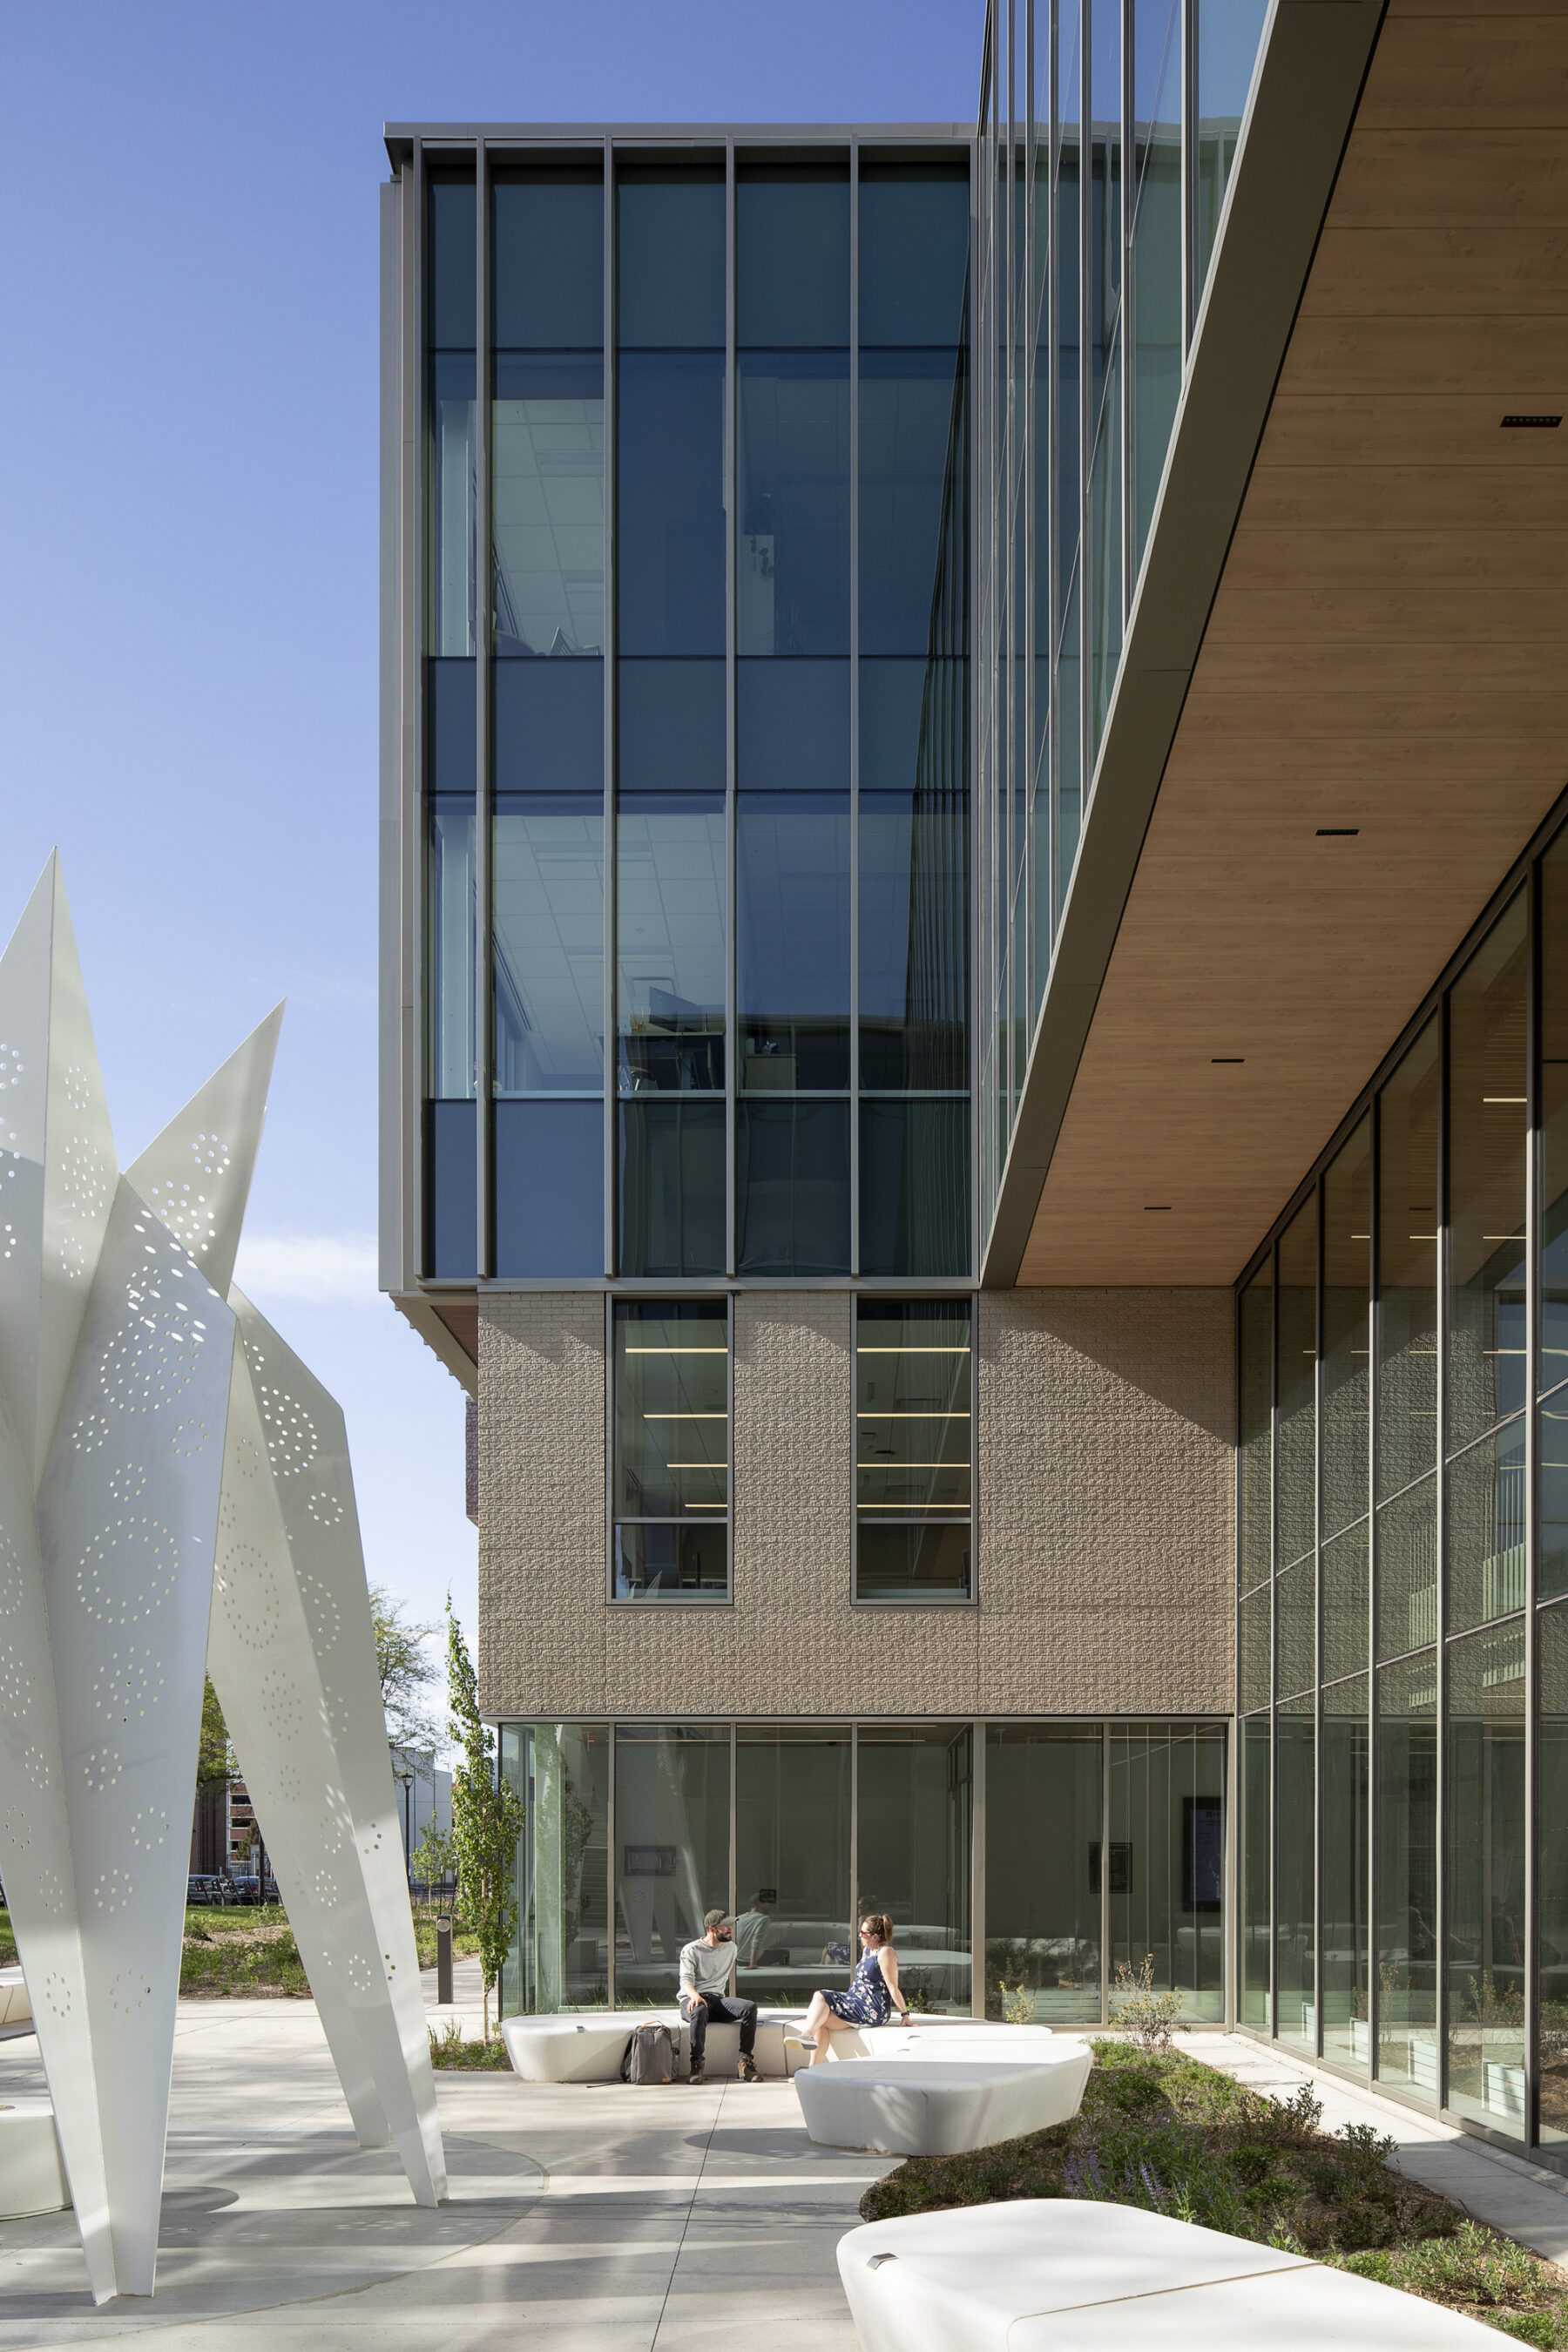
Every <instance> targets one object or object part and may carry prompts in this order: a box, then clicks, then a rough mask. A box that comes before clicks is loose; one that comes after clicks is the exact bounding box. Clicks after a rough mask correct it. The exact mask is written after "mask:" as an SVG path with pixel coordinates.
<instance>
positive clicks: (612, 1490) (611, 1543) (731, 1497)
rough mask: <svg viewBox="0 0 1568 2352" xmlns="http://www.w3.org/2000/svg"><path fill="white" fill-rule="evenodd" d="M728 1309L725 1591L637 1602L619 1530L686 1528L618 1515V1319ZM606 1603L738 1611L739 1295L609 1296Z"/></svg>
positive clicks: (662, 1293)
mask: <svg viewBox="0 0 1568 2352" xmlns="http://www.w3.org/2000/svg"><path fill="white" fill-rule="evenodd" d="M720 1304H722V1306H723V1309H724V1352H725V1365H724V1404H725V1416H726V1418H725V1433H724V1455H725V1480H724V1486H725V1497H726V1499H725V1505H724V1590H723V1591H722V1592H714V1593H713V1594H711V1595H710V1596H709V1597H706V1598H704V1597H701V1596H700V1595H698V1594H695V1593H691V1594H679V1595H676V1594H671V1595H668V1596H665V1595H662V1594H658V1593H645V1594H643V1595H642V1596H641V1597H640V1598H638V1599H633V1598H632V1597H631V1595H629V1594H623V1593H617V1591H616V1528H618V1527H682V1526H685V1525H686V1524H687V1522H686V1521H685V1520H682V1519H648V1518H640V1519H638V1518H628V1519H623V1518H621V1517H618V1516H617V1514H616V1310H617V1309H618V1308H619V1307H696V1306H705V1307H716V1306H718V1305H720ZM605 1602H606V1604H607V1605H608V1606H609V1607H610V1608H612V1609H650V1608H656V1609H700V1610H710V1609H732V1608H733V1607H734V1605H735V1294H734V1292H733V1291H732V1290H713V1289H710V1290H705V1291H689V1292H688V1293H687V1294H686V1295H685V1296H684V1297H681V1296H679V1295H678V1294H671V1293H670V1292H668V1291H658V1290H650V1291H648V1292H647V1293H644V1292H643V1291H641V1290H637V1291H636V1292H627V1291H616V1290H606V1291H605Z"/></svg>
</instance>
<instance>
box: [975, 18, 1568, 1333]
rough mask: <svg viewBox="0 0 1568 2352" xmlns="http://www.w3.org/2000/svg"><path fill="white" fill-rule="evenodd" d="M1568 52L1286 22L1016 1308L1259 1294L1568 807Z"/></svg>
mask: <svg viewBox="0 0 1568 2352" xmlns="http://www.w3.org/2000/svg"><path fill="white" fill-rule="evenodd" d="M1565 125H1568V16H1524V15H1521V16H1510V15H1509V14H1507V13H1505V12H1504V11H1503V10H1502V9H1500V8H1489V9H1482V8H1479V7H1472V8H1470V9H1469V10H1468V12H1464V11H1462V10H1454V9H1443V10H1439V9H1438V8H1437V6H1436V5H1435V0H1390V5H1389V6H1388V7H1387V9H1386V12H1384V11H1383V10H1381V9H1380V8H1379V7H1378V6H1377V5H1373V0H1279V6H1278V9H1277V11H1276V15H1275V18H1274V21H1273V25H1272V28H1271V31H1270V35H1269V38H1268V45H1267V47H1266V50H1265V53H1264V56H1263V59H1262V62H1261V65H1260V67H1259V70H1258V79H1257V82H1256V85H1255V88H1254V91H1253V95H1252V100H1251V104H1250V107H1249V110H1248V114H1247V121H1246V125H1245V129H1244V134H1243V139H1242V143H1241V146H1240V149H1239V152H1238V155H1237V166H1236V170H1235V174H1234V177H1233V179H1232V182H1231V187H1230V193H1229V196H1228V200H1227V205H1226V216H1225V220H1224V223H1223V226H1222V234H1221V238H1220V242H1219V246H1218V248H1217V250H1216V253H1215V259H1214V262H1213V265H1212V268H1211V271H1210V275H1209V279H1208V284H1207V290H1206V293H1205V301H1204V305H1203V310H1202V312H1201V314H1200V318H1199V321H1198V327H1197V332H1196V335H1195V338H1194V350H1193V353H1192V358H1191V361H1190V363H1189V372H1188V378H1187V383H1186V388H1185V392H1184V398H1183V402H1182V406H1181V409H1180V412H1179V415H1178V418H1177V422H1176V426H1175V430H1174V433H1173V439H1172V446H1171V450H1170V455H1169V458H1168V461H1167V465H1166V469H1165V476H1164V481H1163V488H1162V491H1161V498H1160V504H1159V509H1158V511H1157V514H1156V517H1155V520H1154V524H1153V528H1152V532H1151V537H1150V543H1149V551H1148V555H1147V559H1146V562H1145V564H1144V568H1143V572H1142V580H1141V583H1140V585H1139V589H1138V593H1137V598H1136V602H1135V604H1134V606H1133V609H1132V613H1131V618H1130V621H1129V625H1128V631H1127V640H1126V647H1125V651H1124V654H1123V657H1122V661H1121V670H1120V674H1119V677H1118V681H1117V687H1116V692H1115V697H1114V700H1113V703H1112V706H1111V709H1110V717H1109V719H1108V722H1107V726H1106V731H1105V736H1104V740H1103V744H1102V747H1101V751H1100V759H1099V762H1098V767H1097V771H1096V776H1095V782H1094V789H1093V794H1092V798H1091V800H1090V803H1089V811H1088V814H1087V816H1086V819H1085V824H1084V830H1083V839H1082V845H1081V847H1080V850H1079V858H1078V864H1077V868H1076V871H1075V874H1074V877H1073V880H1072V885H1071V889H1070V892H1069V895H1068V900H1067V904H1066V907H1065V909H1064V914H1063V919H1062V924H1061V929H1060V933H1059V938H1058V949H1057V953H1056V956H1055V960H1054V962H1053V965H1052V969H1051V972H1050V976H1049V980H1048V982H1047V989H1046V993H1045V1000H1044V1003H1043V1006H1042V1009H1041V1013H1040V1018H1039V1021H1038V1024H1037V1031H1036V1035H1035V1039H1034V1044H1033V1047H1032V1051H1031V1055H1030V1061H1029V1068H1028V1075H1027V1080H1026V1087H1025V1089H1024V1093H1023V1096H1022V1098H1021V1102H1020V1107H1019V1110H1018V1116H1017V1121H1016V1129H1015V1131H1014V1135H1013V1140H1012V1145H1011V1150H1010V1152H1009V1156H1008V1159H1007V1163H1006V1167H1005V1172H1004V1176H1003V1181H1002V1185H1001V1188H1000V1193H999V1198H998V1202H997V1207H996V1213H995V1217H994V1223H993V1227H992V1232H991V1235H990V1240H989V1244H988V1247H987V1251H986V1255H985V1261H984V1281H985V1283H986V1285H987V1286H989V1287H999V1286H1008V1285H1011V1284H1014V1283H1025V1284H1042V1285H1080V1284H1093V1285H1102V1284H1103V1285H1142V1284H1149V1285H1156V1286H1159V1285H1171V1286H1182V1285H1207V1284H1226V1283H1229V1282H1231V1281H1232V1280H1234V1279H1235V1277H1236V1276H1237V1274H1238V1273H1239V1272H1240V1271H1241V1270H1242V1268H1243V1266H1244V1265H1245V1263H1246V1261H1247V1257H1248V1256H1249V1255H1250V1254H1251V1252H1252V1250H1253V1248H1254V1246H1255V1245H1256V1244H1257V1242H1258V1238H1259V1236H1260V1235H1261V1234H1263V1233H1264V1232H1265V1231H1266V1230H1267V1228H1268V1225H1269V1223H1271V1222H1272V1220H1273V1219H1274V1217H1275V1216H1276V1215H1277V1213H1279V1210H1280V1209H1281V1208H1282V1207H1283V1205H1284V1204H1285V1202H1286V1201H1287V1199H1288V1198H1289V1194H1290V1192H1291V1191H1292V1189H1293V1188H1294V1187H1295V1185H1296V1184H1297V1182H1298V1181H1299V1179H1300V1175H1301V1172H1302V1171H1303V1170H1304V1169H1306V1168H1307V1167H1308V1166H1309V1165H1310V1163H1311V1161H1312V1160H1313V1159H1314V1157H1315V1156H1316V1155H1317V1153H1318V1152H1319V1151H1320V1150H1321V1148H1322V1147H1323V1145H1324V1144H1325V1143H1326V1142H1327V1141H1328V1140H1329V1139H1330V1138H1331V1135H1332V1133H1333V1131H1334V1129H1335V1127H1336V1126H1337V1125H1338V1123H1339V1122H1340V1120H1341V1119H1342V1117H1343V1115H1344V1113H1345V1111H1346V1110H1347V1109H1348V1108H1349V1107H1350V1104H1351V1102H1352V1099H1353V1097H1354V1096H1355V1095H1356V1093H1357V1091H1358V1089H1359V1088H1360V1087H1362V1086H1363V1085H1364V1083H1365V1081H1366V1080H1367V1078H1369V1077H1370V1076H1372V1074H1373V1071H1374V1070H1375V1068H1376V1066H1377V1065H1378V1063H1379V1062H1380V1061H1381V1060H1382V1058H1383V1057H1384V1055H1386V1053H1387V1052H1388V1051H1389V1049H1390V1047H1391V1046H1392V1045H1394V1042H1395V1040H1396V1039H1397V1037H1398V1036H1399V1034H1400V1033H1401V1031H1402V1030H1403V1029H1404V1027H1405V1025H1406V1024H1407V1022H1408V1021H1409V1019H1410V1017H1411V1015H1412V1014H1413V1013H1415V1010H1416V1008H1417V1007H1418V1005H1419V1004H1420V1003H1421V1001H1422V999H1423V997H1424V996H1425V995H1426V992H1427V991H1428V990H1429V989H1430V988H1431V986H1432V984H1433V982H1435V981H1436V978H1437V976H1438V973H1439V971H1441V969H1442V967H1443V965H1444V964H1445V962H1446V961H1447V959H1448V957H1449V956H1450V955H1451V953H1452V952H1453V950H1454V949H1455V947H1456V946H1457V945H1458V942H1459V940H1461V939H1462V938H1463V936H1464V934H1465V933H1466V931H1467V930H1468V929H1469V927H1470V926H1471V925H1472V923H1473V922H1474V921H1475V920H1476V919H1477V918H1478V917H1479V914H1480V913H1481V911H1482V909H1483V908H1485V907H1486V905H1487V903H1488V901H1489V898H1491V897H1492V895H1493V894H1494V893H1495V891H1496V890H1497V888H1498V887H1499V886H1500V883H1501V882H1502V881H1503V879H1504V878H1505V877H1506V876H1507V875H1508V873H1509V871H1510V867H1511V866H1513V865H1514V863H1515V862H1516V861H1517V859H1518V857H1519V856H1520V855H1521V852H1522V851H1523V849H1524V848H1525V846H1526V845H1527V843H1528V842H1529V840H1530V838H1531V835H1532V833H1533V832H1534V831H1535V830H1536V828H1537V827H1538V826H1539V824H1540V823H1541V821H1542V818H1543V817H1544V816H1545V814H1547V812H1548V811H1549V810H1550V808H1551V807H1552V804H1553V803H1554V802H1555V801H1556V800H1557V799H1558V797H1559V795H1560V794H1561V793H1562V791H1563V785H1564V783H1565V782H1568V688H1565V686H1564V681H1563V655H1562V646H1563V638H1564V634H1565V627H1568V536H1565V534H1564V529H1563V526H1564V522H1565V521H1568V426H1565V427H1564V428H1563V430H1561V431H1554V430H1551V429H1540V428H1536V427H1531V426H1528V425H1526V426H1523V427H1518V428H1516V427H1510V426H1506V425H1504V422H1503V420H1504V418H1505V417H1507V416H1524V417H1530V416H1541V415H1549V416H1550V415H1560V414H1564V413H1568V149H1565V148H1564V144H1563V129H1564V127H1565Z"/></svg>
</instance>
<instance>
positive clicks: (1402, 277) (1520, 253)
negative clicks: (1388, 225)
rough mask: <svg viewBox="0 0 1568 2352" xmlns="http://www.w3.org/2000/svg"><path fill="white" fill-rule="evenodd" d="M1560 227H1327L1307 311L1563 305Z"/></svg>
mask: <svg viewBox="0 0 1568 2352" xmlns="http://www.w3.org/2000/svg"><path fill="white" fill-rule="evenodd" d="M1565 248H1568V236H1565V233H1564V232H1563V230H1562V229H1561V228H1539V227H1528V228H1523V227H1520V226H1517V225H1515V226H1510V227H1508V228H1495V227H1494V228H1476V229H1458V228H1403V229H1378V230H1374V231H1371V232H1369V231H1367V230H1365V229H1359V228H1343V229H1342V228H1334V229H1325V230H1324V232H1323V239H1322V243H1321V246H1320V247H1319V248H1318V257H1317V259H1316V261H1315V262H1314V264H1313V267H1312V278H1311V283H1310V285H1309V287H1308V288H1307V290H1306V293H1305V295H1304V296H1303V298H1302V303H1301V315H1302V317H1303V318H1314V317H1316V316H1317V315H1318V314H1319V313H1320V312H1323V311H1327V312H1331V313H1332V314H1335V315H1337V316H1339V317H1342V318H1354V317H1357V316H1358V315H1364V316H1368V317H1373V318H1380V319H1394V318H1402V317H1404V316H1405V315H1406V314H1409V313H1414V314H1415V315H1417V316H1419V315H1420V314H1421V313H1423V312H1426V311H1430V310H1433V309H1435V308H1436V306H1437V305H1438V304H1439V303H1442V304H1444V305H1446V306H1450V307H1451V305H1452V303H1453V301H1454V299H1455V298H1456V296H1461V297H1462V299H1463V300H1464V302H1465V305H1466V307H1467V309H1468V310H1470V311H1471V312H1472V313H1473V314H1474V315H1475V316H1477V317H1481V318H1484V317H1493V316H1496V315H1497V314H1499V313H1508V314H1515V313H1517V314H1519V315H1521V316H1526V315H1528V314H1529V313H1530V312H1531V311H1533V310H1558V309H1560V308H1561V306H1562V299H1563V297H1562V286H1561V279H1560V276H1559V273H1560V272H1561V270H1562V268H1563V263H1564V258H1565Z"/></svg>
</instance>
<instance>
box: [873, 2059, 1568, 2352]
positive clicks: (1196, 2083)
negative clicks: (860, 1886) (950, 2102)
mask: <svg viewBox="0 0 1568 2352" xmlns="http://www.w3.org/2000/svg"><path fill="white" fill-rule="evenodd" d="M1094 2052H1095V2065H1094V2070H1093V2072H1092V2073H1091V2074H1090V2075H1089V2086H1088V2088H1087V2090H1086V2091H1085V2093H1084V2098H1083V2105H1082V2107H1081V2109H1080V2110H1079V2115H1078V2116H1077V2118H1076V2119H1075V2121H1074V2122H1072V2123H1070V2124H1065V2125H1061V2126H1058V2127H1057V2128H1056V2129H1055V2130H1052V2131H1045V2132H1036V2133H1033V2134H1032V2135H1031V2136H1030V2137H1028V2138H1026V2139H1016V2140H1008V2141H1006V2142H1005V2143H1004V2144H1003V2145H1002V2146H1001V2147H987V2148H980V2149H977V2150H975V2151H974V2152H973V2153H972V2154H970V2155H966V2156H936V2157H932V2156H927V2157H911V2158H910V2160H909V2161H908V2163H906V2164H902V2165H900V2167H899V2168H898V2170H897V2171H896V2172H891V2173H889V2175H888V2177H887V2179H884V2180H879V2181H878V2182H877V2183H876V2185H875V2186H874V2187H873V2188H871V2189H868V2190H867V2192H866V2195H865V2197H864V2198H863V2199H862V2200H861V2204H860V2210H861V2213H862V2215H863V2216H864V2218H865V2219H866V2220H867V2221H890V2220H892V2219H893V2218H894V2217H895V2216H896V2215H899V2214H904V2213H929V2212H935V2211H938V2210H941V2209H942V2208H944V2207H948V2206H954V2205H989V2204H996V2203H999V2202H1002V2201H1005V2200H1008V2199H1010V2198H1018V2197H1079V2198H1090V2199H1098V2200H1108V2201H1110V2202H1114V2203H1116V2204H1121V2205H1140V2206H1143V2207H1145V2208H1146V2209H1147V2210H1150V2211H1152V2212H1157V2213H1169V2214H1172V2215H1173V2216H1174V2217H1175V2219H1176V2220H1178V2221H1196V2222H1200V2223H1202V2224H1203V2225H1204V2226H1205V2228H1207V2229H1211V2230H1224V2231H1228V2232H1229V2233H1230V2235H1231V2236H1233V2237H1237V2238H1252V2239H1255V2240H1257V2241H1258V2242H1260V2243H1262V2244H1265V2245H1272V2246H1280V2247H1284V2248H1286V2249H1288V2250H1289V2252H1293V2253H1302V2254H1310V2255H1313V2256H1315V2257H1316V2258H1317V2259H1318V2260H1319V2261H1321V2262H1327V2263H1334V2264H1336V2265H1340V2266H1342V2267H1343V2268H1345V2269H1347V2270H1352V2271H1356V2272H1359V2273H1361V2275H1362V2276H1363V2278H1373V2279H1378V2280H1381V2281H1382V2282H1383V2283H1384V2284H1386V2285H1389V2286H1397V2287H1404V2288H1406V2289H1407V2290H1408V2291H1409V2292H1410V2293H1411V2294H1418V2295H1424V2296H1426V2298H1427V2299H1428V2300H1429V2301H1430V2302H1433V2303H1441V2304H1447V2305H1449V2306H1450V2307H1451V2308H1452V2309H1454V2310H1457V2311H1463V2312H1467V2313H1468V2315H1470V2316H1471V2317H1472V2318H1475V2319H1481V2320H1485V2321H1487V2322H1488V2323H1489V2325H1490V2326H1493V2327H1496V2328H1498V2329H1500V2331H1501V2333H1502V2334H1504V2335H1506V2336H1513V2337H1514V2338H1515V2339H1516V2340H1517V2341H1519V2342H1521V2343H1525V2344H1534V2345H1538V2346H1541V2347H1544V2352H1551V2348H1552V2347H1568V2279H1565V2278H1564V2276H1563V2273H1562V2272H1560V2271H1559V2270H1557V2269H1556V2268H1555V2267H1554V2266H1553V2265H1552V2263H1544V2262H1542V2261H1541V2260H1540V2259H1539V2258H1538V2257H1537V2256H1536V2255H1534V2254H1531V2253H1530V2252H1526V2250H1525V2249H1524V2248H1523V2247H1521V2246H1517V2245H1515V2244H1514V2243H1513V2242H1512V2241H1511V2240H1510V2239H1507V2238H1502V2237H1500V2236H1499V2235H1498V2234H1497V2232H1496V2231H1491V2230H1485V2229H1482V2228H1481V2227H1480V2226H1479V2224H1478V2223H1477V2222H1474V2221H1468V2220H1467V2219H1466V2218H1465V2216H1464V2215H1463V2214H1461V2213H1460V2212H1458V2210H1457V2209H1456V2208H1455V2207H1454V2206H1452V2205H1450V2204H1449V2203H1448V2202H1447V2200H1446V2199H1444V2198H1441V2197H1438V2196H1436V2195H1435V2194H1434V2193H1433V2191H1432V2190H1430V2189H1423V2188H1421V2187H1419V2186H1418V2184H1417V2183H1416V2182H1415V2181H1411V2180H1405V2179H1403V2178H1402V2177H1401V2176H1400V2175H1399V2174H1398V2173H1395V2172H1391V2171H1390V2170H1389V2168H1388V2158H1389V2156H1390V2154H1391V2153H1392V2150H1393V2146H1394V2143H1393V2141H1392V2140H1387V2139H1380V2138H1379V2137H1377V2135H1376V2133H1375V2132H1373V2130H1372V2129H1371V2128H1370V2127H1369V2126H1365V2125H1350V2126H1347V2127H1346V2129H1345V2130H1344V2131H1343V2132H1341V2133H1339V2134H1337V2135H1332V2136H1331V2135H1330V2134H1328V2133H1326V2132H1322V2131H1320V2130H1319V2129H1318V2122H1319V2118H1320V2116H1321V2113H1322V2109H1321V2105H1319V2103H1318V2102H1317V2101H1316V2100H1315V2099H1314V2098H1313V2097H1312V2095H1311V2091H1310V2087H1309V2086H1307V2085H1303V2087H1302V2089H1301V2091H1300V2093H1299V2094H1298V2095H1297V2096H1296V2097H1295V2098H1294V2099H1291V2100H1289V2101H1286V2102H1283V2103H1280V2102H1277V2101H1275V2100H1272V2099H1266V2098H1263V2097H1261V2096H1259V2095H1258V2093H1257V2092H1255V2091H1248V2090H1246V2089H1244V2088H1243V2087H1242V2085H1241V2084H1239V2083H1236V2082H1233V2081H1232V2080H1231V2078H1230V2076H1229V2075H1228V2074H1220V2073H1219V2072H1218V2071H1217V2070H1216V2069H1215V2068H1214V2067H1212V2066H1205V2065H1202V2064H1200V2063H1198V2061H1197V2060H1196V2059H1193V2058H1188V2057H1185V2056H1184V2055H1181V2054H1179V2053H1175V2052H1166V2053H1154V2052H1150V2051H1145V2050H1142V2049H1140V2048H1138V2047H1137V2045H1136V2044H1132V2043H1128V2042H1111V2041H1103V2042H1096V2043H1095V2044H1094Z"/></svg>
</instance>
